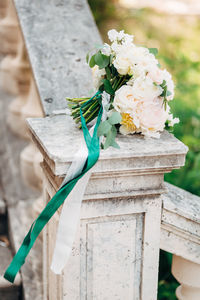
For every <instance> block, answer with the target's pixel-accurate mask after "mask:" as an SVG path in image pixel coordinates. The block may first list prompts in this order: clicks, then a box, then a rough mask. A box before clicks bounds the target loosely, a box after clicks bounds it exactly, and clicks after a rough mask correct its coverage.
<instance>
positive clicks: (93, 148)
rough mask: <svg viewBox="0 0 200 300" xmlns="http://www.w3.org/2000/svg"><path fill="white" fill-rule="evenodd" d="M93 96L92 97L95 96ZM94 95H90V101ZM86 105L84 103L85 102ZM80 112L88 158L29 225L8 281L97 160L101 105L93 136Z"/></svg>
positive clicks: (10, 269) (12, 279)
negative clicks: (76, 173)
mask: <svg viewBox="0 0 200 300" xmlns="http://www.w3.org/2000/svg"><path fill="white" fill-rule="evenodd" d="M99 93H100V92H97V93H96V94H95V96H96V95H99ZM95 96H94V97H95ZM94 97H92V98H91V99H90V100H88V101H91V100H92V99H93V98H94ZM85 105H86V103H85ZM80 114H81V123H82V129H83V135H84V139H85V142H86V145H87V148H88V158H87V161H86V164H85V166H84V168H83V170H82V171H81V173H80V175H78V176H76V177H75V178H73V179H71V180H70V181H69V182H67V183H66V184H65V185H64V186H62V187H61V188H60V189H59V190H58V191H57V193H56V194H55V195H54V196H53V198H52V199H51V200H50V201H49V202H48V204H47V205H46V207H45V208H44V210H43V211H42V212H41V214H40V215H39V216H38V218H37V219H36V220H35V221H34V222H33V224H32V225H31V228H30V230H29V232H28V234H27V235H26V237H25V238H24V241H23V243H22V245H21V247H20V248H19V250H18V251H17V253H16V255H15V256H14V258H13V260H12V262H11V264H10V265H9V267H8V268H7V270H6V272H5V274H4V278H5V279H7V280H8V281H10V282H14V280H15V277H16V275H17V273H18V272H19V270H20V269H21V267H22V265H23V264H24V263H25V259H26V257H27V255H28V253H29V251H30V250H31V248H32V247H33V245H34V243H35V241H36V239H37V237H38V235H39V234H40V232H41V231H42V229H43V228H44V227H45V225H46V224H47V223H48V221H49V220H50V219H51V217H52V216H53V215H54V213H55V212H56V211H57V210H58V208H59V207H60V206H61V205H62V204H63V202H64V201H65V199H66V198H67V196H68V195H69V193H70V192H71V191H72V189H73V188H74V186H75V185H76V183H77V182H78V180H79V179H80V178H81V177H83V175H84V174H85V173H87V172H88V171H89V170H90V169H91V168H92V167H93V166H94V165H95V164H96V162H97V161H98V158H99V154H100V146H99V137H98V135H97V130H98V127H99V125H100V122H101V117H102V107H101V108H100V110H99V114H98V117H97V122H96V125H95V128H94V132H93V136H92V137H91V135H90V133H89V131H88V128H87V125H86V121H85V119H84V117H83V114H82V110H81V109H80Z"/></svg>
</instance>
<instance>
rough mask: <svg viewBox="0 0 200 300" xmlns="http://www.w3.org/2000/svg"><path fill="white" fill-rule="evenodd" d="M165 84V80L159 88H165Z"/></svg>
mask: <svg viewBox="0 0 200 300" xmlns="http://www.w3.org/2000/svg"><path fill="white" fill-rule="evenodd" d="M166 83H167V82H166V80H163V82H162V83H161V85H160V86H161V87H162V88H164V87H165V86H166Z"/></svg>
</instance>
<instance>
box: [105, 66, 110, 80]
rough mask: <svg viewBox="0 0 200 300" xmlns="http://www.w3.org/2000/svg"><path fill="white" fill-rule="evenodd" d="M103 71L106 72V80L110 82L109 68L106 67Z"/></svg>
mask: <svg viewBox="0 0 200 300" xmlns="http://www.w3.org/2000/svg"><path fill="white" fill-rule="evenodd" d="M105 70H106V76H107V79H108V80H110V79H111V72H110V68H109V67H106V68H105Z"/></svg>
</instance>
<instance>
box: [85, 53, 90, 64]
mask: <svg viewBox="0 0 200 300" xmlns="http://www.w3.org/2000/svg"><path fill="white" fill-rule="evenodd" d="M89 59H90V55H89V53H88V54H87V55H86V62H87V64H88V62H89Z"/></svg>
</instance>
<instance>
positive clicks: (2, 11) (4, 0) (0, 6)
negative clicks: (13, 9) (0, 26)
mask: <svg viewBox="0 0 200 300" xmlns="http://www.w3.org/2000/svg"><path fill="white" fill-rule="evenodd" d="M7 4H8V0H1V1H0V20H1V19H3V18H4V17H5V16H6V11H7Z"/></svg>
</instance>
